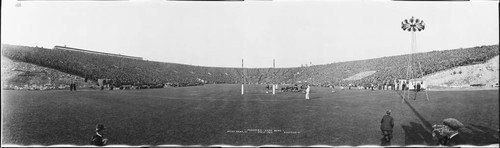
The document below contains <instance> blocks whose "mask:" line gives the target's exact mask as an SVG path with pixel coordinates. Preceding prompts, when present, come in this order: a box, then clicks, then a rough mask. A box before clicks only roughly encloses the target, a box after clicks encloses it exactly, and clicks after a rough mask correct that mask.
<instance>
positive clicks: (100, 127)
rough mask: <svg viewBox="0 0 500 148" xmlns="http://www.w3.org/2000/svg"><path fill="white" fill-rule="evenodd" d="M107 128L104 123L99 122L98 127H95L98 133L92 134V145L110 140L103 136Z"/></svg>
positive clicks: (102, 144) (104, 143)
mask: <svg viewBox="0 0 500 148" xmlns="http://www.w3.org/2000/svg"><path fill="white" fill-rule="evenodd" d="M105 129H106V128H104V125H103V124H97V126H96V129H95V130H96V132H95V133H96V135H94V136H92V141H91V142H90V144H91V145H95V146H104V145H106V142H108V139H106V138H103V134H104V130H105Z"/></svg>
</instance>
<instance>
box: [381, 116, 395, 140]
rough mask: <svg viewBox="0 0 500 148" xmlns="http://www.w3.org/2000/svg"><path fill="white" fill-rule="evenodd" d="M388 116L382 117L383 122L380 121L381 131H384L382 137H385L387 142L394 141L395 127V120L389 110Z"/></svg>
mask: <svg viewBox="0 0 500 148" xmlns="http://www.w3.org/2000/svg"><path fill="white" fill-rule="evenodd" d="M385 113H386V115H384V117H382V121H380V123H381V125H380V130H382V135H384V139H385V140H386V141H388V142H389V141H391V139H392V128H393V127H394V118H392V117H391V110H390V109H389V110H387V111H386V112H385Z"/></svg>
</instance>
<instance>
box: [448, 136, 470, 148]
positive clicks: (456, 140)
mask: <svg viewBox="0 0 500 148" xmlns="http://www.w3.org/2000/svg"><path fill="white" fill-rule="evenodd" d="M465 143H466V141H465V139H464V137H463V135H462V134H458V135H455V136H453V137H452V138H450V139H448V142H447V144H446V145H447V146H454V145H461V144H465Z"/></svg>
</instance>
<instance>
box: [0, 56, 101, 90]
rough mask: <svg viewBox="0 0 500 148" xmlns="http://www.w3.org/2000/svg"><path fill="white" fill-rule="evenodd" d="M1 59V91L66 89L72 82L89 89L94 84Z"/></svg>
mask: <svg viewBox="0 0 500 148" xmlns="http://www.w3.org/2000/svg"><path fill="white" fill-rule="evenodd" d="M1 59H2V89H15V90H45V89H66V87H69V84H71V83H72V82H75V83H76V84H77V86H79V87H90V86H93V85H95V84H96V83H95V82H92V81H89V80H87V82H85V78H82V77H79V76H75V75H71V74H67V73H64V72H61V71H58V70H54V69H51V68H46V67H42V66H38V65H34V64H30V63H25V62H18V61H13V60H10V59H8V58H6V57H3V56H2V57H1Z"/></svg>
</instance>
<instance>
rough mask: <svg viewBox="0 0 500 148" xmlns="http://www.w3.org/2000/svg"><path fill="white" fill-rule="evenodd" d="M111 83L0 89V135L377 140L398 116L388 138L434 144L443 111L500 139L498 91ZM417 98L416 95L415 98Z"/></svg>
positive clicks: (478, 140) (191, 141)
mask: <svg viewBox="0 0 500 148" xmlns="http://www.w3.org/2000/svg"><path fill="white" fill-rule="evenodd" d="M240 91H241V85H229V84H228V85H205V86H195V87H179V88H163V89H144V90H113V91H109V90H108V91H76V92H74V91H69V90H53V91H11V90H3V93H2V120H3V124H2V128H3V130H2V144H19V145H35V144H36V145H54V144H74V145H88V144H89V142H90V138H91V137H92V136H93V134H94V132H95V125H96V124H97V123H102V124H104V125H105V126H106V128H107V129H106V131H105V137H107V138H108V139H109V142H108V144H111V145H115V144H116V145H163V144H178V145H219V144H227V145H237V146H239V145H253V146H258V145H265V144H273V145H287V146H291V145H302V146H307V145H337V146H338V145H380V144H381V138H382V135H381V131H380V128H379V127H380V120H381V118H382V116H383V115H384V114H385V111H386V110H387V109H392V116H393V117H394V119H395V126H394V133H393V134H394V138H393V140H392V143H391V144H392V145H434V144H435V143H436V141H435V140H433V139H432V136H431V132H430V131H431V126H432V125H433V124H440V123H441V121H442V120H443V119H445V118H456V119H458V120H459V121H461V122H462V123H464V124H465V125H466V128H463V129H462V130H461V133H460V134H462V135H463V136H464V137H466V140H467V141H466V143H468V144H471V145H489V144H495V143H498V142H499V132H498V128H499V126H498V124H499V113H498V112H499V92H498V89H496V90H474V91H429V92H428V95H429V98H430V101H427V99H426V97H425V92H420V93H418V94H416V95H415V94H414V93H411V97H412V99H409V100H407V101H405V103H402V101H401V95H400V94H401V92H397V91H392V90H375V91H371V90H358V89H353V90H348V89H346V90H339V89H336V92H334V93H332V92H331V90H330V89H329V88H323V87H312V88H311V94H310V97H311V99H310V100H305V99H304V98H305V97H304V96H305V94H304V93H296V92H277V93H276V95H273V94H272V93H268V94H266V93H265V90H264V86H263V85H245V94H244V95H241V92H240ZM415 96H416V100H413V98H415Z"/></svg>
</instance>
